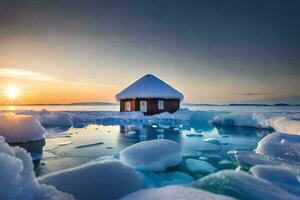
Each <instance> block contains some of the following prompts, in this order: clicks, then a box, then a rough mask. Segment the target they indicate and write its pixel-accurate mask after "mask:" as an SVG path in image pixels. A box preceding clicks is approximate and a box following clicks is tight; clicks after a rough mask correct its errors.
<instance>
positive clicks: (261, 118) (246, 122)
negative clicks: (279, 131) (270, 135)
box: [212, 112, 270, 128]
mask: <svg viewBox="0 0 300 200" xmlns="http://www.w3.org/2000/svg"><path fill="white" fill-rule="evenodd" d="M269 118H270V116H269V115H267V114H262V113H252V112H233V113H227V114H219V115H217V116H216V117H215V118H214V119H213V121H212V123H214V124H219V125H225V126H245V127H256V128H270V125H269V123H268V119H269Z"/></svg>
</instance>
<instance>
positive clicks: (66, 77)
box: [0, 0, 300, 104]
mask: <svg viewBox="0 0 300 200" xmlns="http://www.w3.org/2000/svg"><path fill="white" fill-rule="evenodd" d="M299 19H300V1H298V0H286V1H282V0H272V1H271V0H270V1H269V0H265V1H261V0H251V1H250V0H249V1H245V0H226V1H225V0H224V1H219V0H205V1H203V0H197V1H193V0H188V1H176V0H169V1H168V0H160V1H157V0H151V1H144V0H136V1H132V0H119V1H115V0H107V1H101V0H100V1H99V0H98V1H91V0H86V1H81V0H68V1H67V0H61V1H60V0H43V1H39V0H35V1H32V0H0V90H1V91H0V92H1V93H2V94H3V92H4V91H5V90H6V88H7V87H12V86H13V87H16V88H18V91H19V92H18V93H19V95H18V97H17V99H16V100H15V103H18V104H20V103H24V104H31V103H71V102H82V101H85V102H87V101H106V102H114V101H115V94H116V93H118V92H119V91H121V90H122V89H124V88H125V87H126V86H128V85H129V84H131V83H132V82H134V81H135V80H137V79H138V78H140V77H142V76H143V75H145V74H149V73H151V74H154V75H156V76H158V77H159V78H161V79H162V80H164V81H166V82H167V83H169V84H170V85H172V86H173V87H175V88H176V89H178V90H179V91H181V92H182V93H183V94H184V95H185V99H184V101H185V102H192V103H277V102H285V103H300V87H299V85H300V79H299V75H300V37H299V35H300V20H299ZM8 102H10V100H8V99H7V97H6V96H5V95H0V104H5V103H8Z"/></svg>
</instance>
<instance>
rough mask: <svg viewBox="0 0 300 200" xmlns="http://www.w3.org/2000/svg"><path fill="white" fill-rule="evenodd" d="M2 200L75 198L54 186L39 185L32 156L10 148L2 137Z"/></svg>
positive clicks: (0, 147)
mask: <svg viewBox="0 0 300 200" xmlns="http://www.w3.org/2000/svg"><path fill="white" fill-rule="evenodd" d="M0 163H1V165H0V177H1V179H0V188H1V192H0V199H5V200H22V199H26V200H33V199H41V200H52V199H53V200H69V199H73V197H72V196H71V195H69V194H66V193H62V192H60V191H58V190H57V189H55V188H54V187H53V186H48V185H44V184H39V183H38V182H37V181H36V179H35V177H34V174H33V164H32V161H31V157H30V155H29V154H28V153H27V152H26V151H25V150H23V149H22V148H19V147H10V146H9V145H8V144H7V143H5V142H4V138H3V137H1V136H0Z"/></svg>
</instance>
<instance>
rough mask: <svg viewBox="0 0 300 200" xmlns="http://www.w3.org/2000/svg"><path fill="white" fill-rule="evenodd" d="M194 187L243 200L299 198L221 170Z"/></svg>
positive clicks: (245, 174)
mask: <svg viewBox="0 0 300 200" xmlns="http://www.w3.org/2000/svg"><path fill="white" fill-rule="evenodd" d="M194 186H195V187H197V188H201V189H205V190H208V191H210V192H214V193H218V194H223V195H228V196H232V197H234V198H237V199H245V200H252V199H255V200H265V199H272V200H286V199H289V200H296V199H299V197H297V196H295V195H293V194H291V193H289V192H286V191H285V190H283V189H281V188H279V187H277V186H276V185H274V184H272V183H271V182H269V181H266V180H264V179H261V178H256V177H254V176H252V175H250V174H248V173H246V172H242V171H235V170H223V171H219V172H216V173H213V174H210V175H208V176H206V177H204V178H202V179H199V180H198V181H197V182H196V183H195V184H194Z"/></svg>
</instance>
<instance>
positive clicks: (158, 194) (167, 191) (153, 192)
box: [122, 186, 233, 200]
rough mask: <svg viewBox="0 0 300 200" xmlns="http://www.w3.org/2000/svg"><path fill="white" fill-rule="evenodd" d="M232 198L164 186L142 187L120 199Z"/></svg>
mask: <svg viewBox="0 0 300 200" xmlns="http://www.w3.org/2000/svg"><path fill="white" fill-rule="evenodd" d="M141 199H142V200H162V199H163V200H175V199H176V200H233V198H230V197H226V196H222V195H218V194H213V193H210V192H207V191H204V190H199V189H195V188H191V187H184V186H166V187H162V188H156V189H144V190H139V191H137V192H135V193H132V194H129V195H127V196H126V197H124V198H122V200H141Z"/></svg>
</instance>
